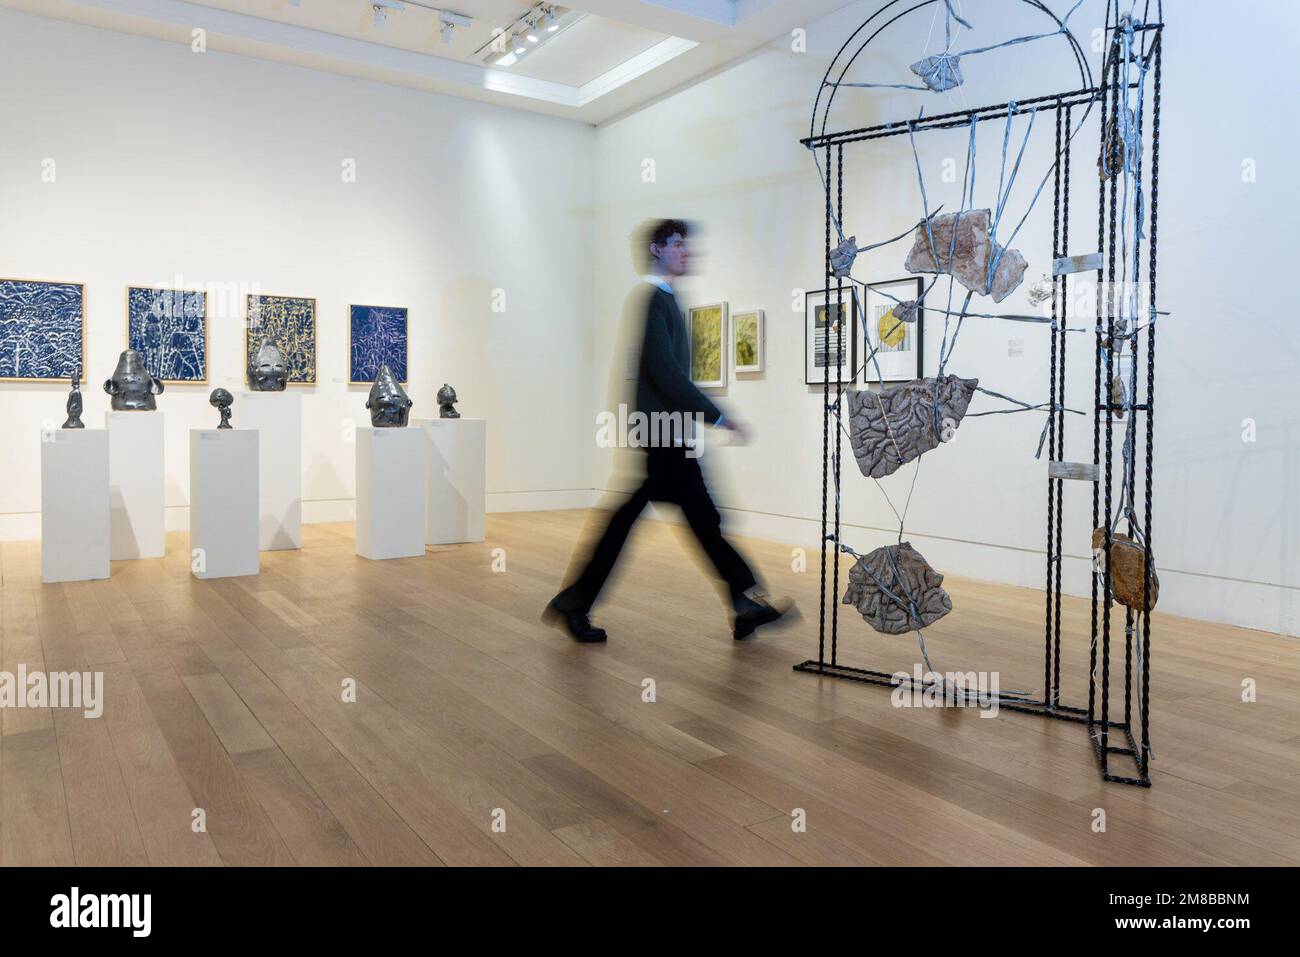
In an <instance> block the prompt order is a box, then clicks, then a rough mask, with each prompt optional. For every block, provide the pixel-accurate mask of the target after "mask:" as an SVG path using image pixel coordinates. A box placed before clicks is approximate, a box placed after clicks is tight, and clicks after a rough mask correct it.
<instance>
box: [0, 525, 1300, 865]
mask: <svg viewBox="0 0 1300 957" xmlns="http://www.w3.org/2000/svg"><path fill="white" fill-rule="evenodd" d="M587 517H588V516H587V514H586V513H583V512H540V513H515V514H498V515H492V516H489V519H488V541H487V542H486V543H484V544H482V545H463V546H455V547H447V548H438V549H431V550H430V551H429V553H428V554H427V555H426V556H425V557H423V558H420V559H403V560H400V561H392V562H368V561H365V560H363V559H360V558H357V557H356V556H355V555H354V554H353V541H352V527H351V526H350V525H315V526H308V527H307V528H306V529H305V530H304V532H305V540H306V541H305V547H304V548H303V549H302V550H301V551H299V552H269V553H264V554H263V556H262V573H261V575H259V576H257V577H253V578H240V579H226V580H221V581H210V582H200V581H196V580H194V579H192V578H191V576H190V575H189V561H188V557H187V555H188V547H187V541H186V536H185V535H183V534H177V535H171V536H169V539H168V557H167V558H165V559H159V560H151V561H138V562H120V563H115V564H114V566H113V577H112V578H111V579H110V580H107V581H102V582H83V583H75V584H64V585H42V584H41V582H40V550H39V545H38V544H37V543H5V544H0V575H2V576H3V578H2V584H0V668H3V670H6V671H10V672H14V671H16V670H17V668H18V666H19V664H26V665H27V667H28V669H29V670H35V669H46V670H52V671H53V670H91V671H102V672H103V673H104V676H105V678H104V680H105V684H106V693H105V698H106V703H105V710H104V714H103V717H102V718H98V719H87V718H84V717H83V716H82V715H81V713H80V712H79V711H69V710H48V709H45V710H27V709H8V708H6V709H3V710H0V731H2V732H3V733H2V734H0V863H2V864H4V865H25V864H74V863H75V864H91V865H105V864H127V865H137V864H141V865H142V864H193V865H221V864H290V863H292V864H311V865H333V864H344V865H364V864H427V865H440V864H445V865H466V864H494V865H495V864H500V865H512V864H524V865H584V864H598V865H604V864H615V865H657V864H668V865H676V864H740V865H750V864H754V865H780V864H785V865H818V864H832V865H852V864H905V865H914V864H976V863H993V864H1000V865H1016V864H1060V865H1079V864H1118V865H1166V864H1192V865H1209V864H1242V865H1251V864H1253V865H1258V864H1270V865H1273V864H1296V863H1300V800H1298V799H1297V797H1298V795H1300V663H1298V662H1297V650H1298V648H1300V646H1298V645H1297V644H1296V642H1295V641H1294V640H1293V639H1286V638H1282V637H1280V636H1276V635H1270V634H1266V633H1262V632H1255V631H1247V630H1243V629H1235V628H1228V627H1223V626H1217V625H1209V624H1205V623H1200V622H1194V621H1188V620H1183V619H1177V618H1172V617H1168V616H1163V615H1157V616H1156V617H1155V622H1154V628H1155V637H1154V648H1155V652H1154V655H1153V657H1152V667H1153V678H1152V711H1153V740H1154V744H1155V750H1156V761H1155V763H1154V768H1153V777H1154V787H1153V788H1152V789H1150V790H1143V789H1136V788H1128V787H1123V786H1118V785H1106V784H1103V783H1102V782H1101V781H1100V780H1099V776H1098V773H1097V768H1096V765H1095V761H1094V758H1093V755H1092V752H1091V749H1090V748H1089V745H1088V741H1087V738H1086V732H1085V731H1084V729H1083V728H1082V727H1081V726H1080V725H1076V724H1071V723H1064V722H1054V721H1046V720H1043V719H1041V718H1038V717H1035V716H1031V715H1021V714H1015V713H1012V712H1009V711H1005V710H1004V711H1002V712H1001V713H1000V714H999V715H998V716H997V717H996V718H993V719H987V718H981V717H980V716H979V715H978V714H976V713H975V712H973V711H968V710H956V709H941V710H932V709H897V708H895V707H893V706H892V705H891V703H890V694H889V692H888V691H887V690H886V689H882V688H878V687H867V686H863V685H858V684H853V683H848V682H838V681H834V680H831V679H825V678H817V677H815V676H812V675H808V674H801V673H796V672H794V671H793V670H792V669H791V666H792V665H793V664H794V663H796V662H798V661H801V660H803V659H805V658H808V657H815V654H816V638H815V635H816V619H817V605H816V589H817V574H816V566H815V562H813V563H812V567H811V568H810V569H809V571H808V572H806V573H796V572H794V571H792V570H791V549H790V548H789V547H788V546H784V545H777V544H774V543H770V542H762V541H756V540H742V541H741V544H742V547H743V548H744V549H745V550H746V551H747V552H748V553H749V554H750V555H751V557H752V559H753V561H754V563H755V564H756V566H757V567H758V568H760V569H761V571H762V573H763V574H764V576H765V577H766V579H767V581H768V583H769V584H770V586H771V588H772V590H773V591H778V592H785V593H789V594H791V595H793V596H795V597H796V598H797V599H798V600H799V601H800V603H801V605H802V607H803V608H804V610H805V617H804V618H803V619H802V620H801V621H800V622H798V623H796V624H795V625H794V626H792V627H790V628H788V629H786V630H784V631H782V632H780V633H778V634H771V635H766V634H765V635H764V637H762V638H760V639H758V640H756V641H752V642H746V643H741V644H736V643H734V642H732V640H731V638H730V634H729V630H728V624H727V620H726V616H725V615H724V612H723V609H722V606H721V604H720V602H719V600H718V598H717V596H716V594H715V592H714V590H713V588H712V587H711V585H710V584H709V582H708V581H707V579H706V578H705V577H704V576H702V574H701V572H700V569H699V568H698V567H697V564H696V562H695V561H694V560H692V558H691V557H690V554H691V553H690V552H689V551H688V550H687V549H686V547H685V545H684V542H683V541H681V540H679V539H680V538H681V535H682V532H681V530H680V529H677V528H675V527H673V526H670V525H665V524H661V523H657V522H651V521H647V522H643V523H641V524H640V525H639V526H638V528H637V531H636V533H635V535H634V538H633V544H632V547H631V549H630V551H629V552H628V554H627V560H626V561H625V563H624V566H623V568H622V570H621V571H622V575H621V578H620V579H619V580H618V581H617V583H616V584H615V585H614V586H612V587H611V589H610V591H609V592H608V593H607V595H606V601H605V603H604V604H603V605H602V606H601V607H600V608H599V609H598V613H597V621H598V622H599V623H600V624H602V625H604V626H605V627H607V628H608V629H609V630H610V633H611V640H610V642H609V643H608V644H607V645H605V646H580V645H576V644H574V643H572V642H570V641H569V640H568V639H567V637H565V636H564V635H562V634H561V633H559V632H556V631H553V630H551V629H548V628H546V627H544V626H542V625H541V624H540V623H539V622H538V614H539V612H540V610H541V608H542V606H543V605H544V604H545V602H546V601H547V599H548V598H549V597H550V596H551V594H552V593H553V592H554V591H555V589H556V586H557V584H558V583H559V581H560V579H561V577H562V576H563V573H564V569H565V567H566V565H567V563H568V560H569V556H570V553H571V551H572V548H573V546H574V544H575V542H576V541H578V539H579V538H580V536H581V535H582V534H583V525H584V521H585V519H586V518H587ZM495 549H502V550H503V551H501V552H494V550H495ZM814 557H815V556H814ZM502 559H504V562H505V569H504V571H501V570H497V571H494V570H493V566H494V561H495V563H496V565H497V567H498V569H499V568H500V561H501V560H502ZM846 571H847V564H846V565H845V567H844V572H846ZM945 585H946V587H948V588H949V590H950V592H951V594H952V596H953V603H954V606H955V608H956V610H955V611H954V612H953V613H952V614H951V615H949V616H948V617H947V618H946V619H944V620H943V621H941V622H940V623H939V624H937V625H936V626H934V627H933V628H931V629H929V631H928V632H927V638H928V647H929V651H930V655H931V658H932V660H933V662H934V664H935V666H936V667H937V668H939V669H940V670H949V671H952V670H998V671H999V672H1000V674H1001V683H1002V687H1003V688H1004V689H1012V688H1016V689H1023V690H1031V691H1041V685H1042V676H1041V655H1042V624H1041V618H1042V595H1041V593H1040V592H1037V591H1034V590H1030V589H1020V588H1011V587H1005V586H998V585H989V584H985V583H979V582H973V581H963V580H961V579H955V578H952V577H949V578H948V579H947V581H946V582H945ZM1086 611H1087V605H1086V603H1084V602H1082V601H1074V600H1071V601H1070V602H1069V603H1068V604H1067V607H1066V609H1065V615H1064V629H1065V633H1066V646H1065V654H1064V663H1063V671H1064V672H1065V675H1066V677H1067V679H1068V680H1067V682H1066V700H1067V701H1068V702H1076V703H1080V702H1081V703H1086V671H1085V669H1086V660H1087V647H1086V635H1087V628H1086V624H1087V619H1086V617H1085V615H1086ZM840 621H841V635H842V637H841V641H840V653H841V660H842V661H844V662H845V663H847V664H856V665H859V666H869V667H874V668H879V669H881V670H886V671H894V670H905V671H910V670H911V668H912V665H913V663H914V662H915V660H916V658H917V654H916V644H915V641H914V639H913V638H912V637H900V638H884V637H882V636H879V635H877V634H875V633H874V632H872V631H870V629H868V628H867V627H866V626H865V625H864V624H863V623H862V622H861V620H860V619H856V618H855V616H854V614H853V613H852V610H851V609H842V614H841V619H840ZM1121 653H1122V649H1121ZM1245 678H1253V679H1255V681H1256V682H1257V683H1258V701H1257V702H1254V703H1244V702H1242V700H1241V686H1242V681H1243V679H1245ZM645 679H653V681H654V683H655V700H654V701H653V702H646V701H644V700H643V688H644V684H643V682H644V681H645ZM349 682H353V683H355V689H356V690H355V701H347V700H344V698H345V694H344V688H345V684H346V683H349ZM1099 808H1100V809H1102V810H1104V811H1105V823H1106V828H1105V831H1104V832H1101V833H1098V832H1096V831H1094V829H1093V825H1094V820H1095V817H1096V815H1095V813H1094V812H1095V810H1096V809H1099ZM199 809H201V811H202V816H203V818H204V822H205V827H196V826H195V820H196V810H199ZM795 809H802V810H803V812H804V814H805V815H806V830H802V831H800V830H797V829H796V828H794V827H793V826H792V822H793V820H794V818H793V817H792V815H793V814H794V812H795ZM502 825H504V828H502Z"/></svg>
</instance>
